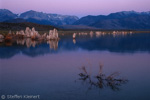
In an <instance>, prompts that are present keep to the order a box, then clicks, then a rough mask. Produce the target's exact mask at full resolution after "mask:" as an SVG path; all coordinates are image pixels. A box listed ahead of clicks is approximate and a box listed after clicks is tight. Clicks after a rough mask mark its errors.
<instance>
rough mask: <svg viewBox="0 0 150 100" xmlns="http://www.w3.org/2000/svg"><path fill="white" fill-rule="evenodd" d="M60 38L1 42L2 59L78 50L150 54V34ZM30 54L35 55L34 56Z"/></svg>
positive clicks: (82, 34)
mask: <svg viewBox="0 0 150 100" xmlns="http://www.w3.org/2000/svg"><path fill="white" fill-rule="evenodd" d="M60 38H61V40H49V41H46V40H40V41H35V40H31V39H30V38H24V39H17V40H11V41H4V42H0V58H10V57H13V56H14V55H16V54H18V53H20V52H22V53H23V54H25V55H26V54H27V55H28V56H31V57H36V56H38V55H43V54H47V53H58V52H60V51H61V52H62V51H75V50H78V49H83V50H87V51H93V50H97V51H110V52H119V53H134V52H137V51H140V52H141V51H142V52H150V34H149V33H135V34H133V33H130V34H129V33H128V34H127V33H122V34H118V33H115V34H108V33H107V34H105V33H100V32H97V33H93V32H90V34H89V35H86V36H85V33H84V32H82V33H80V34H78V35H77V37H76V39H72V36H65V35H63V36H61V37H60ZM8 52H9V53H8ZM27 52H28V53H27ZM29 52H32V53H34V56H33V54H31V53H29ZM10 54H11V55H10Z"/></svg>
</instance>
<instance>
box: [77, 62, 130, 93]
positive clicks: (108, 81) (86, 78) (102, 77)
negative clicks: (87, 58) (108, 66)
mask: <svg viewBox="0 0 150 100" xmlns="http://www.w3.org/2000/svg"><path fill="white" fill-rule="evenodd" d="M102 69H103V65H102V64H100V68H99V73H98V75H96V76H92V75H91V74H90V73H88V71H87V69H86V67H85V66H83V67H82V68H81V70H82V72H81V73H80V74H79V76H80V78H79V80H80V81H82V82H85V83H87V84H88V85H89V89H91V88H92V86H94V87H97V88H100V89H102V88H104V87H109V88H111V89H112V90H113V91H116V90H117V91H118V90H120V86H121V85H122V84H125V83H127V82H128V80H127V79H123V78H118V76H119V72H114V73H112V74H110V75H106V74H104V73H103V71H102ZM93 77H94V78H93Z"/></svg>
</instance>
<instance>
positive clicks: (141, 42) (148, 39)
mask: <svg viewBox="0 0 150 100" xmlns="http://www.w3.org/2000/svg"><path fill="white" fill-rule="evenodd" d="M79 41H80V42H79ZM85 44H88V45H85ZM77 45H78V46H79V47H81V48H83V49H86V50H90V51H91V50H108V51H111V52H135V51H150V34H149V33H147V34H144V33H143V34H140V33H139V34H138V33H137V34H132V35H130V34H128V35H126V36H116V37H113V35H104V36H101V37H100V38H92V39H89V40H88V41H86V40H77Z"/></svg>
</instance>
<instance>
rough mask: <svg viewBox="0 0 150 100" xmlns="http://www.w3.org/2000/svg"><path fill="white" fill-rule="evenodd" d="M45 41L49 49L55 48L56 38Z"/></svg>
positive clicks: (56, 44)
mask: <svg viewBox="0 0 150 100" xmlns="http://www.w3.org/2000/svg"><path fill="white" fill-rule="evenodd" d="M47 43H48V44H49V47H50V49H54V50H57V48H58V40H49V41H47Z"/></svg>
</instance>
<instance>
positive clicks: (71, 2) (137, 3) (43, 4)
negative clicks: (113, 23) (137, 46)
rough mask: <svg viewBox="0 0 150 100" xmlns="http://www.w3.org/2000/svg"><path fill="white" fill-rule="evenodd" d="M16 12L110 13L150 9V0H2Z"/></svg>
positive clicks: (1, 2) (4, 5)
mask: <svg viewBox="0 0 150 100" xmlns="http://www.w3.org/2000/svg"><path fill="white" fill-rule="evenodd" d="M4 8H5V9H9V10H11V11H12V12H14V13H17V14H18V13H21V12H25V11H28V10H35V11H42V12H46V13H57V14H64V15H76V16H79V17H82V16H85V15H100V14H104V15H105V14H109V13H112V12H118V11H129V10H135V11H139V12H141V11H150V0H0V9H4Z"/></svg>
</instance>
